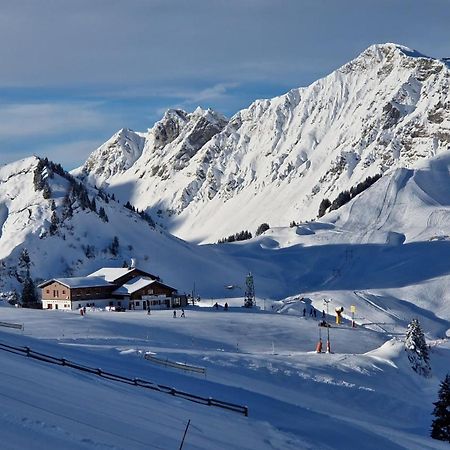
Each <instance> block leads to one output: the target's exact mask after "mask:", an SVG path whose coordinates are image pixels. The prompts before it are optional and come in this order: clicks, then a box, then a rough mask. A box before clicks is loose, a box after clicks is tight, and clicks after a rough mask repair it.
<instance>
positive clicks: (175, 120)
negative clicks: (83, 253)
mask: <svg viewBox="0 0 450 450" xmlns="http://www.w3.org/2000/svg"><path fill="white" fill-rule="evenodd" d="M123 134H124V132H122V135H123ZM141 139H142V140H143V141H144V144H143V145H141V143H142V140H141ZM136 141H138V142H139V145H137V144H136V145H135V146H134V145H131V144H130V142H133V143H135V142H136ZM449 145H450V96H449V67H448V66H447V64H446V62H445V61H441V60H437V59H432V58H429V57H426V56H424V55H422V54H420V53H418V52H416V51H413V50H411V49H408V48H406V47H403V46H399V45H396V44H384V45H374V46H371V47H369V48H368V49H367V50H365V51H364V52H363V53H362V54H361V55H359V56H358V57H357V58H356V59H354V60H353V61H351V62H349V63H348V64H346V65H344V66H343V67H341V68H339V69H338V70H336V71H334V72H333V73H331V74H330V75H328V76H327V77H325V78H323V79H320V80H318V81H316V82H315V83H313V84H312V85H310V86H308V87H307V88H300V89H293V90H291V91H290V92H288V93H287V94H285V95H282V96H280V97H276V98H273V99H270V100H257V101H255V102H254V103H253V104H252V105H250V107H249V108H247V109H244V110H242V111H240V112H238V113H237V114H236V115H235V116H233V117H232V118H231V120H230V121H229V122H228V123H226V121H225V120H224V119H223V118H222V117H220V116H218V115H217V114H216V113H214V112H212V111H210V110H208V111H202V110H196V111H195V112H194V113H192V114H187V113H186V112H184V111H180V110H176V111H175V110H170V111H168V112H167V113H166V115H165V116H164V118H163V119H162V120H161V121H160V122H158V123H157V124H156V125H155V126H154V127H153V128H152V129H151V130H149V131H148V132H147V133H138V134H136V133H132V132H127V134H126V138H125V139H121V138H120V137H118V136H117V135H116V136H115V137H113V138H112V142H111V141H108V143H106V144H104V145H103V146H102V147H100V148H99V149H98V150H96V151H95V152H94V153H92V155H91V156H90V157H89V159H88V161H87V162H86V164H84V166H82V167H81V168H79V169H77V170H76V171H75V174H77V175H79V176H81V177H84V178H87V179H88V180H89V181H90V182H91V183H92V184H95V185H97V186H99V185H103V186H104V187H105V189H107V190H109V191H110V192H114V193H115V195H116V197H118V198H119V199H120V200H121V201H122V202H126V201H130V202H131V203H132V204H133V205H135V206H136V207H138V208H139V209H146V210H147V211H149V212H151V213H156V212H157V213H158V215H159V218H160V221H161V222H165V223H166V224H167V226H168V229H169V230H170V231H171V232H173V233H175V234H176V235H178V236H180V237H182V238H185V239H192V240H197V241H209V242H211V241H215V240H217V239H218V238H221V237H224V236H227V235H229V234H232V233H234V232H237V231H240V230H242V229H249V230H250V231H252V232H254V230H255V229H256V227H257V226H258V225H259V224H260V223H262V222H268V223H269V224H270V225H277V226H280V225H286V224H288V223H289V222H290V221H292V220H295V221H302V220H309V219H313V218H315V217H316V216H317V212H318V207H319V204H320V202H321V201H322V199H324V198H329V199H330V200H331V201H332V200H333V199H334V198H336V197H337V195H338V194H339V192H341V191H342V190H346V189H349V188H351V187H352V186H354V185H356V184H357V183H359V182H361V181H362V180H364V179H365V178H366V177H368V176H373V175H375V174H378V173H384V172H386V171H387V170H389V169H390V168H391V167H393V166H394V167H412V166H413V165H414V164H415V163H416V161H418V160H420V159H422V158H428V157H430V156H433V155H435V154H437V153H439V152H440V151H442V150H445V149H447V148H448V147H449ZM131 148H133V149H136V151H134V150H131ZM141 148H142V152H140V149H141ZM131 155H132V156H131ZM111 161H112V162H111ZM117 161H118V162H119V163H117Z"/></svg>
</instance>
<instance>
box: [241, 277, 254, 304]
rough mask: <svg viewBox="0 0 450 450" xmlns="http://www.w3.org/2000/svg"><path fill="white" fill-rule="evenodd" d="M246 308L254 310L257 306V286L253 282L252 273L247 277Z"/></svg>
mask: <svg viewBox="0 0 450 450" xmlns="http://www.w3.org/2000/svg"><path fill="white" fill-rule="evenodd" d="M244 306H245V307H246V308H252V307H253V306H256V297H255V284H254V282H253V275H252V274H251V272H250V273H249V274H248V275H247V276H246V277H245V298H244Z"/></svg>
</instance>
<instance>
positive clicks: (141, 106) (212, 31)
mask: <svg viewBox="0 0 450 450" xmlns="http://www.w3.org/2000/svg"><path fill="white" fill-rule="evenodd" d="M449 24H450V1H449V0H428V1H426V2H424V1H416V0H398V1H395V0H376V1H371V0H370V1H369V0H367V1H364V0H359V1H356V0H351V1H350V0H340V1H338V0H71V1H68V0H39V1H36V0H0V60H1V62H2V64H1V70H0V163H7V162H10V161H13V160H16V159H19V158H22V157H24V156H27V155H31V154H38V155H40V156H48V157H49V158H51V159H53V160H55V161H57V162H61V163H62V164H63V165H64V166H65V167H66V168H69V169H70V168H73V167H76V166H77V165H79V164H81V163H82V162H83V161H84V160H85V158H86V157H87V156H88V154H89V153H90V152H91V151H92V150H94V149H95V148H96V147H97V146H98V145H100V144H101V143H102V142H104V141H105V140H106V139H108V138H109V137H110V136H111V135H112V134H113V133H114V132H115V131H117V130H118V129H120V128H122V127H128V128H132V129H135V130H139V131H144V130H146V129H147V128H150V127H151V126H152V125H153V123H154V122H155V121H157V120H158V119H159V118H160V117H161V116H162V114H163V112H164V110H165V109H167V108H170V107H181V108H184V109H186V110H193V109H194V108H195V107H196V106H198V105H200V106H202V107H212V108H214V109H217V110H219V111H220V112H222V113H224V114H225V115H227V116H231V115H232V114H234V113H235V112H236V111H238V110H239V109H241V108H244V107H246V106H248V105H249V104H250V103H251V102H252V101H253V100H254V99H256V98H269V97H273V96H275V95H279V94H282V93H284V92H285V91H287V90H289V89H290V88H294V87H299V86H305V85H308V84H309V83H311V82H313V81H314V80H316V79H317V78H319V77H322V76H324V75H326V74H328V73H329V72H331V71H332V70H334V69H336V68H337V67H339V66H340V65H342V64H344V63H345V62H347V61H348V60H350V59H352V58H354V57H355V56H357V55H358V54H359V53H360V52H361V51H363V50H364V49H365V48H366V47H368V46H369V45H371V44H374V43H382V42H396V43H400V44H403V45H406V46H408V47H412V48H415V49H417V50H419V51H421V52H422V53H425V54H428V55H430V56H434V57H439V58H440V57H444V56H450V25H449Z"/></svg>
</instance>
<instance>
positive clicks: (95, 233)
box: [0, 157, 247, 292]
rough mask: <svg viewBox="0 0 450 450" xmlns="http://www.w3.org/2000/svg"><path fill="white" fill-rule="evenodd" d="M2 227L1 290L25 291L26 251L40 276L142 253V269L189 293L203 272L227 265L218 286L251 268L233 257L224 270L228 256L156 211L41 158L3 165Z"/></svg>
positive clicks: (72, 272) (74, 272)
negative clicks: (175, 230)
mask: <svg viewBox="0 0 450 450" xmlns="http://www.w3.org/2000/svg"><path fill="white" fill-rule="evenodd" d="M0 230H1V231H0V260H1V265H0V292H8V291H11V289H14V288H15V289H17V290H18V292H20V291H21V288H22V286H21V283H23V281H24V278H25V277H26V273H27V267H26V263H25V261H24V260H23V258H21V254H22V252H23V250H24V249H26V250H27V252H28V254H29V257H30V267H29V270H30V274H31V277H32V278H33V279H34V280H36V281H38V280H40V279H47V278H50V277H55V276H78V275H85V274H88V273H90V272H92V271H94V270H97V269H98V268H100V267H102V266H110V267H121V266H122V264H123V262H124V261H125V262H130V259H131V258H136V260H137V262H138V264H139V266H140V267H142V268H145V269H147V270H149V271H152V273H156V274H158V275H160V276H161V277H162V278H163V279H164V281H165V282H167V283H168V284H171V285H173V286H174V287H176V288H178V289H179V290H180V292H183V291H188V292H189V291H190V290H191V289H192V283H193V280H195V274H196V273H202V272H204V273H209V271H213V272H217V271H219V270H220V271H221V277H219V279H221V281H217V279H216V280H213V279H211V282H210V287H211V288H213V287H214V286H216V287H217V286H220V285H219V283H222V285H223V284H224V283H226V282H228V280H229V279H232V278H234V277H235V274H236V272H238V273H242V274H245V273H246V270H247V268H245V267H241V266H239V263H237V264H234V263H233V262H232V261H231V259H230V260H228V261H227V263H226V264H225V266H226V267H224V268H223V269H222V268H221V267H222V263H223V261H222V262H220V261H217V262H214V255H215V251H214V249H209V248H206V247H205V248H203V249H197V247H196V246H194V245H190V244H187V243H185V242H183V241H181V240H180V239H178V238H175V237H173V236H171V235H170V234H168V233H167V232H165V231H164V230H162V229H160V227H158V226H154V224H153V223H152V220H151V218H150V217H149V216H146V215H144V214H137V213H136V212H133V211H131V210H130V209H127V208H125V207H124V206H123V205H121V204H120V203H118V202H116V201H114V200H113V199H112V198H110V197H108V196H107V195H106V194H105V193H103V192H102V191H99V190H97V189H95V188H90V187H85V186H84V185H83V184H81V183H78V182H76V180H75V179H74V178H73V177H71V176H70V175H69V174H67V173H65V172H64V170H63V169H62V167H61V166H59V165H57V164H54V163H52V162H48V161H45V160H39V159H38V158H36V157H30V158H26V159H23V160H20V161H17V162H15V163H12V164H8V165H6V166H3V167H1V168H0ZM115 237H117V242H116V243H115V244H114V243H113V242H114V238H115ZM117 244H118V245H117ZM225 259H227V257H226V256H225ZM211 273H212V272H211ZM243 276H244V275H243Z"/></svg>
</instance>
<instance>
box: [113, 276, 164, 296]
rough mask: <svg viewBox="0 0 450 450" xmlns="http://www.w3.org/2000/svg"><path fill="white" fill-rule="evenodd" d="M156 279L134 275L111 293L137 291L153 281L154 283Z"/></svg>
mask: <svg viewBox="0 0 450 450" xmlns="http://www.w3.org/2000/svg"><path fill="white" fill-rule="evenodd" d="M156 282H157V281H156V280H152V279H150V278H146V277H135V278H132V279H131V280H130V281H128V282H127V283H125V284H123V285H122V286H120V287H119V288H118V289H116V290H115V291H114V292H113V294H115V295H130V294H134V293H135V292H137V291H139V290H140V289H142V288H145V287H147V286H150V285H151V284H153V283H156Z"/></svg>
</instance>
